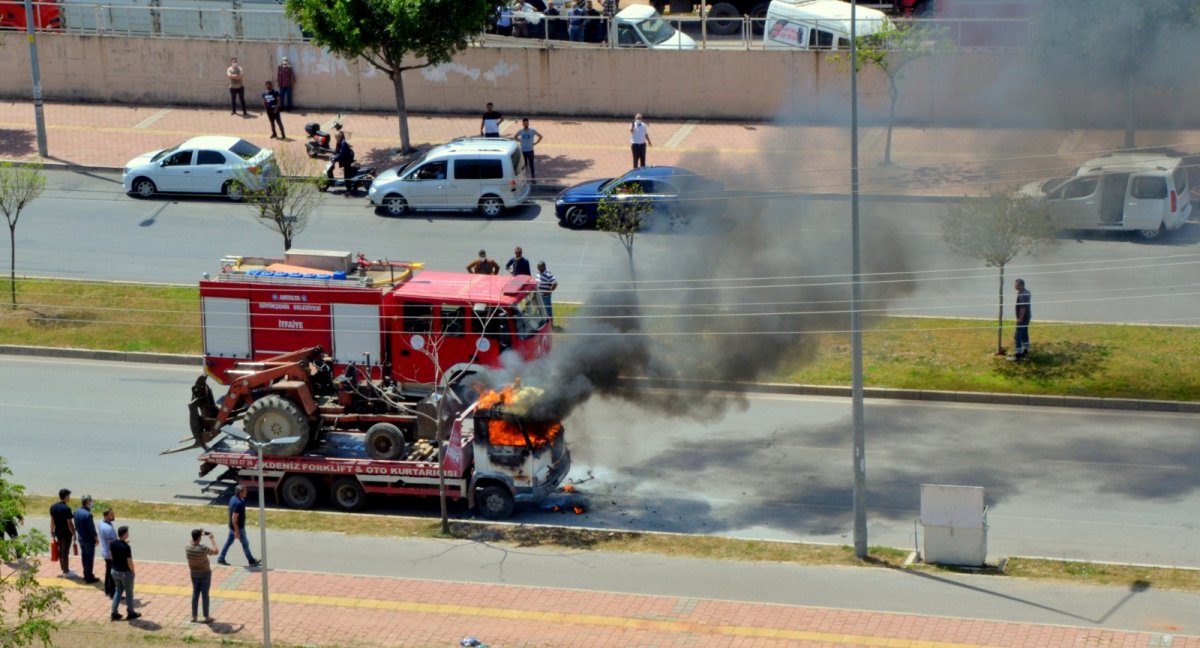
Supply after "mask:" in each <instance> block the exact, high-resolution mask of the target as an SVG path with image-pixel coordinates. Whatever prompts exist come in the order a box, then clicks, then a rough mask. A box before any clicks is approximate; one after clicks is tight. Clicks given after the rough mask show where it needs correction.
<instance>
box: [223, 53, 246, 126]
mask: <svg viewBox="0 0 1200 648" xmlns="http://www.w3.org/2000/svg"><path fill="white" fill-rule="evenodd" d="M225 77H226V78H227V79H229V110H230V112H229V114H231V115H236V114H237V100H238V99H241V100H242V117H246V116H247V115H246V87H245V86H244V85H242V66H240V65H238V62H237V57H236V56H235V57H233V58H231V59H229V69H227V70H225Z"/></svg>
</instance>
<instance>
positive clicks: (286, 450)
mask: <svg viewBox="0 0 1200 648" xmlns="http://www.w3.org/2000/svg"><path fill="white" fill-rule="evenodd" d="M242 428H243V429H245V430H246V434H249V435H250V437H251V438H252V439H254V440H255V441H258V442H259V443H266V442H268V441H272V440H275V439H282V438H285V437H292V436H294V437H299V439H297V440H296V441H294V442H292V443H289V444H287V445H275V446H271V447H270V449H269V450H264V452H265V454H268V455H274V456H279V457H294V456H296V455H298V454H300V453H302V452H304V449H305V448H307V447H308V442H309V441H310V440H311V439H312V432H311V430H310V426H309V423H308V417H306V416H305V415H304V411H303V410H301V409H300V406H299V405H297V404H295V403H293V402H292V401H290V400H288V399H286V398H284V397H283V396H280V395H279V394H269V395H267V396H264V397H262V398H260V399H258V400H256V401H254V402H253V403H251V404H250V407H248V408H246V418H245V420H243V421H242Z"/></svg>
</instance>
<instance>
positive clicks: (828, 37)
mask: <svg viewBox="0 0 1200 648" xmlns="http://www.w3.org/2000/svg"><path fill="white" fill-rule="evenodd" d="M812 48H813V49H833V34H831V33H829V32H827V31H821V30H820V29H815V30H813V43H812Z"/></svg>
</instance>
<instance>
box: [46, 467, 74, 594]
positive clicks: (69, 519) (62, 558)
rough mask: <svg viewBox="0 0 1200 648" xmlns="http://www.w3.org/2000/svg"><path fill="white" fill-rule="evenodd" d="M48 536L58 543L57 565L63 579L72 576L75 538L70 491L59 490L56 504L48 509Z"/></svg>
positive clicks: (65, 489)
mask: <svg viewBox="0 0 1200 648" xmlns="http://www.w3.org/2000/svg"><path fill="white" fill-rule="evenodd" d="M50 535H51V536H52V537H53V538H54V539H55V540H56V541H58V565H59V566H60V567H62V575H63V578H70V577H71V576H72V575H74V572H72V571H71V541H72V540H73V539H74V538H75V514H74V513H72V512H71V490H70V489H67V488H60V489H59V491H58V502H56V503H55V504H54V505H53V506H51V507H50Z"/></svg>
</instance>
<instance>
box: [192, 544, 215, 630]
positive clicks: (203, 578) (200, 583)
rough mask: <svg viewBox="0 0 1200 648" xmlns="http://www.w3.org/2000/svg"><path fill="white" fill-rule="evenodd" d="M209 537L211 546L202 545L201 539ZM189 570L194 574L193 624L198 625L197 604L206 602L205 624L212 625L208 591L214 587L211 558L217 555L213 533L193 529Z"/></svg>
mask: <svg viewBox="0 0 1200 648" xmlns="http://www.w3.org/2000/svg"><path fill="white" fill-rule="evenodd" d="M202 536H208V543H209V546H207V547H206V546H204V545H202V544H200V538H201V537H202ZM184 552H185V553H186V554H187V561H188V570H189V571H191V572H192V623H197V617H196V604H197V603H199V602H200V601H201V600H203V601H204V623H212V622H213V618H212V617H210V616H208V590H209V588H210V587H212V565H210V564H209V562H208V557H209V556H215V555H217V539H216V538H215V537H213V534H212V532H211V531H205V530H203V529H192V542H191V544H189V545H188V546H187V547H186V548H185V549H184Z"/></svg>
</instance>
